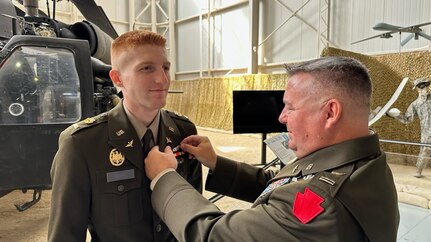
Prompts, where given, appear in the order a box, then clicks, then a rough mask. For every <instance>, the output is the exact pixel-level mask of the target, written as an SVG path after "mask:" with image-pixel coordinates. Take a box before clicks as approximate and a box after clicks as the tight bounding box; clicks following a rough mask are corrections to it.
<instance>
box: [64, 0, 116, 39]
mask: <svg viewBox="0 0 431 242" xmlns="http://www.w3.org/2000/svg"><path fill="white" fill-rule="evenodd" d="M71 1H72V2H73V4H75V6H76V7H77V8H78V9H79V11H80V12H81V13H82V15H84V17H85V19H87V20H88V21H90V22H91V23H93V24H95V25H97V26H98V27H99V28H100V29H101V30H102V31H103V32H105V33H106V34H107V35H109V36H110V37H111V38H112V39H115V38H117V37H118V34H117V31H115V29H114V27H113V26H112V24H111V21H109V19H108V17H107V16H106V14H105V12H104V11H103V9H102V8H101V7H99V6H97V4H96V2H94V0H71Z"/></svg>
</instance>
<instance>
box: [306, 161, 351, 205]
mask: <svg viewBox="0 0 431 242" xmlns="http://www.w3.org/2000/svg"><path fill="white" fill-rule="evenodd" d="M354 167H355V163H354V162H352V163H349V164H347V165H344V166H342V167H339V168H336V169H334V170H332V172H327V171H323V172H319V173H317V174H316V175H315V176H314V177H313V178H312V179H311V181H310V183H309V184H310V185H312V186H316V187H319V188H320V189H321V191H325V192H327V193H328V194H329V195H330V196H331V197H333V198H334V197H335V196H336V195H337V193H338V191H339V189H340V188H341V187H342V186H343V184H344V182H345V181H346V180H347V179H348V178H349V177H350V175H351V174H352V173H353V170H354Z"/></svg>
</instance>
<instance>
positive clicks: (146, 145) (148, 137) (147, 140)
mask: <svg viewBox="0 0 431 242" xmlns="http://www.w3.org/2000/svg"><path fill="white" fill-rule="evenodd" d="M152 141H153V132H151V129H147V132H145V135H144V137H142V143H143V150H144V157H147V155H148V152H150V150H151V148H152Z"/></svg>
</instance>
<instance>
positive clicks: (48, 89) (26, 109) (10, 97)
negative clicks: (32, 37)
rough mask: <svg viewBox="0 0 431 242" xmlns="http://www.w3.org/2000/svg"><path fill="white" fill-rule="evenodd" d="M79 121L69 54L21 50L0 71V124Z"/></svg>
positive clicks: (78, 99) (76, 79)
mask: <svg viewBox="0 0 431 242" xmlns="http://www.w3.org/2000/svg"><path fill="white" fill-rule="evenodd" d="M80 118H81V96H80V91H79V77H78V73H77V71H76V67H75V60H74V56H73V54H72V52H70V51H69V50H66V49H60V48H54V49H53V48H44V47H28V46H23V47H20V48H17V49H15V50H14V52H13V53H12V54H11V55H10V56H9V58H8V59H7V60H5V61H4V62H3V65H2V66H1V67H0V124H37V123H64V122H75V121H78V120H79V119H80Z"/></svg>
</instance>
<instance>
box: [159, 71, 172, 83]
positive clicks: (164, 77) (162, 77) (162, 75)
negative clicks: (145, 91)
mask: <svg viewBox="0 0 431 242" xmlns="http://www.w3.org/2000/svg"><path fill="white" fill-rule="evenodd" d="M169 80H170V77H169V72H166V71H165V70H164V69H161V70H158V71H157V77H156V82H158V83H163V82H168V81H169Z"/></svg>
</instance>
